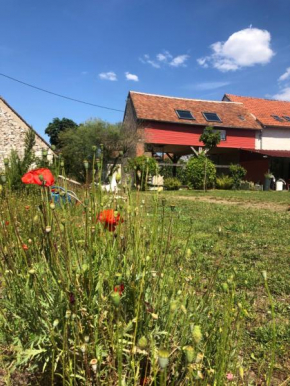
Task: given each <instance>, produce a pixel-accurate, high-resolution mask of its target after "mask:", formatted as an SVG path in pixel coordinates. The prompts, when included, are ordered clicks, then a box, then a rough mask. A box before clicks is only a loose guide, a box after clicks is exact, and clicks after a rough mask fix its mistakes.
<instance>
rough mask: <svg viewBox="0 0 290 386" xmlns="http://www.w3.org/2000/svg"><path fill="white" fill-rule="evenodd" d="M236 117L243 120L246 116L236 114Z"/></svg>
mask: <svg viewBox="0 0 290 386" xmlns="http://www.w3.org/2000/svg"><path fill="white" fill-rule="evenodd" d="M238 118H239V119H240V120H241V121H245V120H246V118H245V117H244V116H243V115H238Z"/></svg>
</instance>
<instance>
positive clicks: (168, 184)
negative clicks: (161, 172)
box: [164, 177, 181, 190]
mask: <svg viewBox="0 0 290 386" xmlns="http://www.w3.org/2000/svg"><path fill="white" fill-rule="evenodd" d="M164 187H165V188H166V189H167V190H178V189H179V188H180V187H181V182H180V181H179V179H178V178H175V177H170V178H165V180H164Z"/></svg>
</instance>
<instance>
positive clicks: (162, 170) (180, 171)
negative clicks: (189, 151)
mask: <svg viewBox="0 0 290 386" xmlns="http://www.w3.org/2000/svg"><path fill="white" fill-rule="evenodd" d="M162 163H165V164H168V166H166V165H160V166H159V174H160V175H161V176H163V177H164V178H171V177H173V167H172V166H169V165H171V164H172V161H171V160H170V159H169V158H166V159H165V160H164V161H162ZM178 164H179V165H184V167H181V166H177V167H176V178H178V179H179V181H181V183H182V184H183V185H185V184H186V176H185V172H184V171H185V165H186V162H185V161H184V160H182V159H180V160H179V161H178Z"/></svg>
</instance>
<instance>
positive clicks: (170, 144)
mask: <svg viewBox="0 0 290 386" xmlns="http://www.w3.org/2000/svg"><path fill="white" fill-rule="evenodd" d="M235 98H236V99H235ZM238 98H241V99H238ZM251 99H252V100H254V99H255V100H257V98H251ZM262 101H265V100H262ZM270 102H273V101H270ZM274 102H276V101H274ZM279 103H281V105H279V106H282V105H283V106H284V105H285V106H284V109H283V114H282V110H281V111H280V110H277V111H276V112H275V111H274V110H275V109H274V107H273V108H272V110H268V115H269V116H271V115H276V113H278V112H279V114H280V115H281V116H284V117H288V116H290V102H277V106H278V104H279ZM267 109H269V107H267ZM277 109H278V107H277ZM257 115H258V114H255V110H254V109H253V108H252V107H251V106H250V105H249V104H247V103H245V101H244V99H243V97H234V96H233V95H229V94H225V96H224V98H223V100H222V101H206V100H197V99H186V98H175V97H168V96H162V95H153V94H145V93H140V92H133V91H131V92H129V94H128V98H127V103H126V109H125V114H124V126H125V128H126V130H129V131H133V132H135V133H136V136H137V138H138V140H137V144H136V148H135V155H142V154H146V155H148V156H154V154H156V153H162V154H167V155H168V156H169V157H170V158H171V159H172V161H173V162H174V163H176V162H177V161H178V159H179V158H180V157H181V156H183V155H189V154H193V153H196V152H197V151H198V150H199V148H200V147H202V146H203V143H201V142H200V141H199V137H200V135H201V134H202V132H203V130H204V128H205V127H206V126H213V127H214V128H215V130H219V131H220V134H221V142H220V144H219V145H218V146H217V148H215V149H213V150H212V151H211V153H210V156H211V158H212V159H213V161H214V162H215V164H216V166H217V169H218V170H220V171H224V172H226V169H228V167H229V165H230V164H231V163H240V164H241V165H242V166H244V167H245V168H246V170H247V177H246V178H247V179H248V180H251V181H254V182H258V181H260V182H262V181H263V180H264V174H265V173H266V172H267V171H268V170H269V169H270V168H271V167H272V166H273V167H274V165H278V164H279V165H280V164H281V161H279V162H277V159H280V158H281V157H282V159H283V161H282V163H283V167H280V168H278V167H276V168H275V170H272V169H271V171H273V172H274V173H275V172H277V175H276V176H277V178H279V177H283V178H284V179H288V178H290V174H289V170H287V166H286V165H289V162H288V160H289V159H290V120H289V121H288V120H287V119H286V118H282V119H283V122H281V121H276V118H273V117H272V118H273V119H272V118H271V119H270V120H269V121H267V120H266V119H265V118H264V121H263V120H261V119H259V116H257ZM260 118H261V117H260ZM273 122H277V123H279V125H278V127H276V126H273ZM288 133H289V135H288V138H287V134H288ZM281 136H283V137H281ZM279 138H280V139H279ZM282 138H283V139H282ZM281 152H282V153H281ZM273 159H275V160H276V161H275V162H273ZM272 164H273V165H272Z"/></svg>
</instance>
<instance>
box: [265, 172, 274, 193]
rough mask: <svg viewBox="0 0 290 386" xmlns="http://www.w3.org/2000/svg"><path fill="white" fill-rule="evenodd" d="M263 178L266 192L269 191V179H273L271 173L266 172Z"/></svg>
mask: <svg viewBox="0 0 290 386" xmlns="http://www.w3.org/2000/svg"><path fill="white" fill-rule="evenodd" d="M264 176H265V181H264V190H266V191H268V190H270V185H271V179H272V178H273V174H272V173H271V172H267V173H265V174H264Z"/></svg>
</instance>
